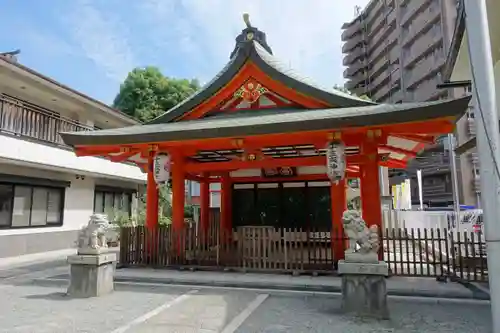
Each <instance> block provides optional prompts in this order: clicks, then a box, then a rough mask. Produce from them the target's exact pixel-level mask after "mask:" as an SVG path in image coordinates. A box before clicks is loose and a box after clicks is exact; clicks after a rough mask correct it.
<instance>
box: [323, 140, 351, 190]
mask: <svg viewBox="0 0 500 333" xmlns="http://www.w3.org/2000/svg"><path fill="white" fill-rule="evenodd" d="M345 168H346V162H345V146H344V144H343V143H341V142H330V143H329V144H328V145H327V147H326V169H327V171H326V173H327V175H328V178H330V180H331V181H332V182H333V183H335V184H337V183H338V182H339V181H341V180H342V179H344V177H345Z"/></svg>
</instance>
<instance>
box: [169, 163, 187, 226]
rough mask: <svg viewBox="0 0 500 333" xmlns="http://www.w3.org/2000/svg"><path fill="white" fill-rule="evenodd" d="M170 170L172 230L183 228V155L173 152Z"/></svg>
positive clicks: (184, 193)
mask: <svg viewBox="0 0 500 333" xmlns="http://www.w3.org/2000/svg"><path fill="white" fill-rule="evenodd" d="M172 157H173V161H172V162H173V163H172V166H171V170H172V227H173V230H182V229H183V228H184V201H185V196H186V189H185V183H184V181H185V179H184V157H183V156H182V155H180V154H174V155H173V156H172Z"/></svg>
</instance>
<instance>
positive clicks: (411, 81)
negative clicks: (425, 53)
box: [406, 55, 445, 89]
mask: <svg viewBox="0 0 500 333" xmlns="http://www.w3.org/2000/svg"><path fill="white" fill-rule="evenodd" d="M444 61H445V60H444V59H443V57H442V56H440V55H436V56H430V57H428V58H425V59H423V60H422V61H421V62H420V63H419V64H417V65H416V66H415V67H414V68H413V69H411V71H410V72H408V73H409V74H410V75H409V76H408V77H407V78H406V79H407V80H408V83H407V85H406V87H407V88H409V89H411V88H413V87H414V86H416V85H418V84H419V83H421V82H422V81H424V80H425V79H427V78H430V77H432V76H435V75H436V74H437V73H439V72H440V71H441V68H442V66H443V65H444ZM434 89H437V88H436V87H435V86H434Z"/></svg>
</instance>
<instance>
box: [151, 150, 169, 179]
mask: <svg viewBox="0 0 500 333" xmlns="http://www.w3.org/2000/svg"><path fill="white" fill-rule="evenodd" d="M153 168H154V169H153V170H154V177H155V182H156V184H164V183H166V182H168V180H169V179H170V156H168V155H167V154H158V155H156V156H155V159H154V165H153Z"/></svg>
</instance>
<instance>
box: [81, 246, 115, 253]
mask: <svg viewBox="0 0 500 333" xmlns="http://www.w3.org/2000/svg"><path fill="white" fill-rule="evenodd" d="M106 252H108V247H98V248H97V249H93V248H91V247H84V248H79V249H77V254H80V255H96V254H101V253H106Z"/></svg>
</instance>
